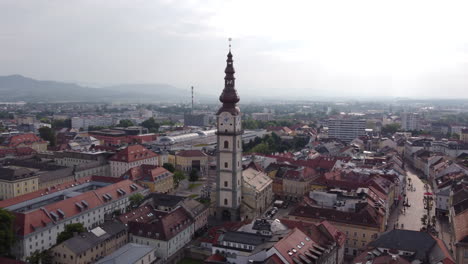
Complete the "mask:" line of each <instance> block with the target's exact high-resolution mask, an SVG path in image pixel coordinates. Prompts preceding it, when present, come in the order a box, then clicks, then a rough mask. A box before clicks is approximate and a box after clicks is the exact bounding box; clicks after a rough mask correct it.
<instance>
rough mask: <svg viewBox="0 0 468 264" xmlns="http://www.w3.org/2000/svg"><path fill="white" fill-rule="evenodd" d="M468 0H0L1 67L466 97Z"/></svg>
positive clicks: (263, 91) (296, 92) (319, 92)
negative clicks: (230, 76)
mask: <svg viewBox="0 0 468 264" xmlns="http://www.w3.org/2000/svg"><path fill="white" fill-rule="evenodd" d="M467 10H468V1H459V2H455V1H408V0H406V1H385V2H384V1H349V0H346V1H328V0H327V1H311V0H306V1H272V0H269V1H256V0H246V1H243V0H235V1H225V0H218V1H210V0H200V1H196V0H191V1H183V0H182V1H172V0H164V1H154V0H146V1H141V0H128V1H121V0H108V1H104V0H99V1H96V0H90V1H84V0H73V1H72V0H70V1H65V0H56V1H42V0H32V1H22V0H0V75H9V74H22V75H25V76H28V77H32V78H36V79H43V80H44V79H47V80H59V81H76V82H80V83H86V84H116V83H167V84H172V85H174V86H177V87H179V88H184V89H188V87H190V86H191V85H194V86H195V87H196V89H197V90H198V91H199V92H203V93H207V94H213V93H216V94H218V93H219V92H220V91H221V89H222V88H223V77H224V73H223V71H224V67H225V59H226V53H227V51H228V41H227V39H228V38H229V37H232V38H233V41H232V46H233V48H232V49H233V54H234V66H235V68H236V71H237V74H236V77H237V83H236V85H237V89H238V91H239V93H240V95H241V97H242V95H254V94H256V95H258V96H262V95H268V96H271V95H276V96H285V95H288V96H295V97H297V98H310V99H313V98H314V97H318V96H320V97H337V96H339V97H342V96H353V97H362V96H365V97H374V96H392V97H433V98H434V97H444V98H447V97H449V98H460V97H465V98H468V63H467V62H468V34H467V32H468V15H467Z"/></svg>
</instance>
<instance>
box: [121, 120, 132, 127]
mask: <svg viewBox="0 0 468 264" xmlns="http://www.w3.org/2000/svg"><path fill="white" fill-rule="evenodd" d="M117 126H119V127H129V126H133V122H132V121H131V120H128V119H122V120H120V122H119V124H118V125H117Z"/></svg>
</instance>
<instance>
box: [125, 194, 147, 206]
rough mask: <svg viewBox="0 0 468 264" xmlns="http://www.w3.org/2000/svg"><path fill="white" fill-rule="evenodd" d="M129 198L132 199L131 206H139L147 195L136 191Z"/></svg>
mask: <svg viewBox="0 0 468 264" xmlns="http://www.w3.org/2000/svg"><path fill="white" fill-rule="evenodd" d="M128 199H129V200H130V206H132V207H138V205H140V203H141V201H143V199H145V197H144V196H143V194H141V193H135V194H133V195H132V196H130V197H129V198H128Z"/></svg>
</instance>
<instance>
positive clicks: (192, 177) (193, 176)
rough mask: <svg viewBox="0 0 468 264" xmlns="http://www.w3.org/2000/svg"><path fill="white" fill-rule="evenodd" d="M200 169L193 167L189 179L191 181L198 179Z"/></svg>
mask: <svg viewBox="0 0 468 264" xmlns="http://www.w3.org/2000/svg"><path fill="white" fill-rule="evenodd" d="M198 174H199V173H198V170H196V169H192V170H191V171H190V175H189V180H190V181H198Z"/></svg>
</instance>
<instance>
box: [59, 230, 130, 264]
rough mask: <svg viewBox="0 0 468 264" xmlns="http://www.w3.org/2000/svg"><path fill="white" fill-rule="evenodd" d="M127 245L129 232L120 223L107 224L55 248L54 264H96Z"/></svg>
mask: <svg viewBox="0 0 468 264" xmlns="http://www.w3.org/2000/svg"><path fill="white" fill-rule="evenodd" d="M126 243H127V230H126V227H125V225H124V224H122V223H118V222H109V223H105V224H104V225H103V226H102V228H101V227H96V228H94V229H92V230H91V231H90V232H87V233H82V234H80V235H78V236H74V237H72V238H70V239H68V240H66V241H64V242H62V243H60V244H58V245H57V246H55V247H53V248H52V249H51V250H50V251H51V255H52V258H53V263H60V264H62V263H63V264H68V263H70V264H71V263H75V264H87V263H94V262H95V261H97V260H99V259H101V258H102V257H104V256H107V255H109V254H111V253H112V252H114V251H116V250H117V249H119V248H121V247H122V246H124V245H125V244H126Z"/></svg>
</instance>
